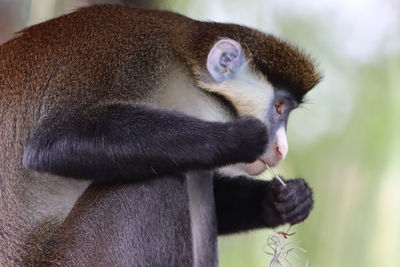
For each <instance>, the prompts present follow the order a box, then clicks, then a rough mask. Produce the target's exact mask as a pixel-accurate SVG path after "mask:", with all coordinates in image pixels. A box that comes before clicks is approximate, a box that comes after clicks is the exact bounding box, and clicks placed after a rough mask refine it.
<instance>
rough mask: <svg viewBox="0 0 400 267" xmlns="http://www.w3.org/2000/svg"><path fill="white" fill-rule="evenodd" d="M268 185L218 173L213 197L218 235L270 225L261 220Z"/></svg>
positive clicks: (260, 181) (254, 180) (250, 179)
mask: <svg viewBox="0 0 400 267" xmlns="http://www.w3.org/2000/svg"><path fill="white" fill-rule="evenodd" d="M268 183H269V182H267V181H262V180H256V179H252V178H249V177H245V176H238V177H228V176H223V175H222V174H218V173H216V174H215V176H214V197H215V206H216V212H217V222H218V233H219V234H230V233H235V232H240V231H245V230H250V229H254V228H261V227H266V226H267V225H266V224H265V222H264V220H263V217H262V214H263V210H262V201H263V198H264V194H265V192H266V191H267V190H266V187H267V184H268Z"/></svg>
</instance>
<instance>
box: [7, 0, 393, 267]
mask: <svg viewBox="0 0 400 267" xmlns="http://www.w3.org/2000/svg"><path fill="white" fill-rule="evenodd" d="M371 1H372V2H374V0H370V1H367V2H366V4H365V8H367V7H368V6H369V8H371V5H368V3H371ZM87 2H88V1H79V0H75V1H72V0H71V1H61V0H59V1H52V0H47V1H14V2H12V1H7V0H0V7H3V8H0V16H1V15H6V14H7V10H6V9H4V7H8V8H9V7H10V5H13V8H17V10H19V13H18V12H17V13H16V14H19V15H15V17H17V18H19V21H14V22H13V23H14V24H13V27H15V28H13V29H12V30H13V31H15V30H18V29H20V28H21V27H22V26H23V25H27V24H32V23H37V22H40V21H42V20H45V19H48V18H51V17H54V16H56V15H59V14H62V13H65V12H67V11H69V10H71V9H72V8H76V7H78V6H80V5H82V4H87ZM160 2H161V3H162V6H163V7H164V8H167V9H170V10H176V11H178V12H180V13H183V14H187V15H189V16H191V17H195V18H201V19H215V20H220V21H231V22H237V23H242V24H246V25H249V26H252V27H256V28H258V29H260V30H263V31H266V32H270V33H273V34H276V35H278V36H279V37H281V38H283V39H287V40H289V41H291V42H293V43H296V44H298V45H299V46H300V47H302V48H305V49H306V51H307V52H308V53H310V54H311V55H312V56H313V57H314V58H316V59H317V62H318V64H319V66H320V69H321V71H322V73H323V75H324V81H323V82H322V83H321V84H320V85H319V86H318V87H317V88H316V89H315V90H314V91H312V92H310V93H309V95H308V100H309V101H308V103H306V104H305V105H304V106H303V108H300V109H299V110H296V111H294V112H293V114H292V116H291V118H290V122H289V127H288V139H289V145H290V150H289V152H290V153H289V155H288V157H287V159H286V160H285V162H283V163H282V164H281V166H280V167H279V168H278V172H279V173H281V174H282V175H283V176H285V177H299V176H300V177H304V178H306V180H307V181H308V182H309V184H310V185H311V187H312V188H313V189H314V198H315V208H314V210H313V212H312V213H311V216H310V217H309V218H308V219H307V220H306V221H305V222H304V223H303V224H300V225H298V226H296V227H295V228H294V231H296V232H297V234H296V235H295V236H294V237H291V238H293V240H299V241H301V244H300V246H301V247H303V248H305V249H306V250H307V251H308V252H307V253H306V254H304V255H300V256H301V257H300V260H298V263H297V264H296V266H305V262H306V259H308V260H309V266H310V267H313V266H324V267H331V266H332V267H337V266H346V267H347V266H365V267H370V266H371V267H372V266H386V267H391V266H393V267H394V266H400V257H399V256H398V255H397V254H398V251H399V250H400V239H399V238H400V194H399V190H400V177H399V175H400V164H399V163H400V141H399V139H398V135H397V134H398V133H399V132H400V124H399V118H400V90H399V89H400V88H399V87H400V50H399V49H398V48H399V47H400V46H399V45H398V43H399V42H400V25H399V24H397V25H396V24H395V25H394V27H395V30H396V31H397V33H398V34H397V35H395V36H397V37H393V35H387V36H384V35H383V37H382V36H381V37H380V38H381V42H380V45H378V46H377V48H376V49H375V50H373V52H372V53H369V54H368V55H367V56H365V55H364V54H362V51H361V50H362V48H363V44H369V43H370V40H374V34H375V35H377V36H378V35H379V34H381V33H382V31H383V30H385V28H382V29H381V30H379V29H378V30H376V29H375V28H374V27H372V26H371V31H369V29H368V31H367V32H368V34H366V35H365V36H362V33H361V37H362V38H365V43H359V44H358V45H359V48H360V51H359V53H358V52H357V49H356V55H355V56H351V55H349V54H348V53H346V50H345V48H346V45H347V44H349V43H350V42H352V41H353V39H355V37H354V36H353V35H354V34H355V33H359V32H358V31H355V32H351V29H353V30H354V28H351V27H350V26H352V25H349V26H348V27H343V26H338V25H337V24H334V23H332V21H334V18H335V16H339V17H340V16H341V15H342V14H341V13H344V11H345V10H340V9H337V8H336V9H335V12H336V13H335V12H333V11H332V12H329V11H326V10H325V12H324V13H323V12H322V11H321V12H319V11H318V9H317V11H316V12H315V9H316V8H314V9H313V8H311V7H309V8H308V9H304V8H297V9H294V8H293V5H294V3H295V1H294V0H293V1H290V0H285V1H282V2H279V1H276V5H279V8H276V7H275V6H274V5H272V4H271V3H273V2H272V1H268V3H267V2H265V1H262V0H248V1H238V0H235V1H224V0H220V1H211V0H205V1H195V0H192V1H185V0H175V1H174V0H165V1H160ZM325 2H326V3H325V4H326V6H327V7H326V9H327V10H329V8H331V7H332V6H330V5H329V4H332V3H333V1H325ZM339 2H340V3H341V4H343V1H339ZM350 2H351V1H350ZM11 3H12V4H11ZM278 3H279V4H278ZM316 3H317V2H316ZM318 3H320V2H318ZM48 4H51V5H48ZM384 4H385V5H389V10H390V8H393V9H396V7H397V9H398V10H400V8H399V5H398V4H396V2H395V1H392V2H390V1H382V5H384ZM390 4H392V5H393V6H390ZM46 5H47V8H46ZM323 5H324V4H323V3H320V4H319V5H316V6H317V7H318V8H320V10H324V8H321V6H322V7H323ZM49 6H50V8H48V7H49ZM272 7H275V8H272ZM350 7H351V5H349V8H350ZM353 8H357V7H354V6H353ZM43 9H46V12H44V13H43V12H40V11H43ZM245 9H246V10H247V11H246V12H244V10H245ZM10 10H11V9H10ZM13 10H14V9H13ZM310 10H314V13H312V12H310ZM14 11H15V10H14ZM367 11H368V10H367V9H366V10H365V12H367ZM369 12H371V10H369ZM1 13H2V14H1ZM13 14H15V13H13ZM358 14H361V15H362V13H358ZM397 14H398V15H399V17H400V14H399V13H397ZM378 15H379V16H381V17H379V16H378ZM384 15H385V13H383V15H382V14H381V13H378V12H377V16H376V17H375V16H374V18H373V21H374V22H377V21H379V20H382V19H384V18H383V17H382V16H384ZM356 22H357V20H356V18H354V23H356ZM397 22H398V21H397ZM371 25H372V24H371ZM3 28H4V27H3ZM3 28H0V37H1V36H2V35H1V33H2V32H1V30H2V29H3ZM374 29H375V32H374ZM8 30H9V29H8ZM338 32H340V33H341V35H337V33H338ZM4 34H9V33H4V31H3V36H4ZM359 35H360V33H359ZM381 35H382V34H381ZM3 38H4V37H3ZM393 44H394V47H395V48H394V49H393ZM350 46H351V44H350ZM353 46H354V44H353ZM356 48H357V46H356ZM357 53H358V55H357ZM270 231H271V230H259V231H255V232H251V233H244V234H239V235H234V236H226V237H221V238H220V239H219V250H220V265H221V266H222V267H228V266H229V267H231V266H266V265H267V264H268V259H269V258H268V256H267V255H266V254H264V253H263V246H264V244H265V242H266V239H267V236H268V235H269V234H270V233H271V232H270Z"/></svg>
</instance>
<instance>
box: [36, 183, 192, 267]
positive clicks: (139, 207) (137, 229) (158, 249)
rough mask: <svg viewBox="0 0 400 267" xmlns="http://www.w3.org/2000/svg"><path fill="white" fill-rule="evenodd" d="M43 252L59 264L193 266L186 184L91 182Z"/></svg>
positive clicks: (76, 265)
mask: <svg viewBox="0 0 400 267" xmlns="http://www.w3.org/2000/svg"><path fill="white" fill-rule="evenodd" d="M47 249H48V250H49V253H48V254H50V256H48V257H47V258H45V259H43V262H44V263H49V262H50V263H56V264H55V265H61V266H73V267H78V266H107V267H108V266H121V267H122V266H137V267H140V266H155V267H157V266H160V267H161V266H193V255H192V236H191V226H190V214H189V200H188V196H187V193H186V180H185V179H184V178H183V177H179V176H176V177H172V176H166V177H163V179H153V180H150V181H147V182H144V183H133V184H114V185H99V184H92V185H91V186H90V187H89V188H88V189H87V191H86V192H85V193H84V194H83V195H82V196H81V197H80V198H79V199H78V201H77V203H76V204H75V206H74V208H73V209H72V211H71V212H70V214H69V215H68V217H67V218H66V220H65V221H64V223H63V224H62V226H61V227H60V229H59V231H58V232H57V233H56V234H55V235H54V236H53V238H52V241H51V242H49V243H48V247H47Z"/></svg>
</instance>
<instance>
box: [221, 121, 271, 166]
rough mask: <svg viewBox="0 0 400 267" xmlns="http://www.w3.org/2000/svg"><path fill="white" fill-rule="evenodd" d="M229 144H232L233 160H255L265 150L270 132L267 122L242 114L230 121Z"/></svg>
mask: <svg viewBox="0 0 400 267" xmlns="http://www.w3.org/2000/svg"><path fill="white" fill-rule="evenodd" d="M227 134H228V140H226V141H228V142H226V144H227V145H228V146H232V148H231V151H232V154H231V156H232V157H233V158H232V162H245V163H251V162H254V161H255V160H256V159H257V158H258V157H259V156H260V155H262V154H263V153H264V151H265V148H266V146H267V142H268V133H267V128H266V126H265V124H264V123H263V122H262V121H260V120H259V119H256V118H254V117H250V116H241V117H239V118H238V119H236V120H234V121H232V122H229V123H228V132H227Z"/></svg>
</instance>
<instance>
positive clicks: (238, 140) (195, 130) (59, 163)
mask: <svg viewBox="0 0 400 267" xmlns="http://www.w3.org/2000/svg"><path fill="white" fill-rule="evenodd" d="M266 143H267V133H266V128H265V126H264V124H263V123H262V122H261V121H259V120H257V119H254V118H250V117H242V118H239V119H237V120H235V121H232V122H228V123H219V122H208V121H203V120H199V119H196V118H193V117H189V116H186V115H184V114H181V113H178V112H173V111H168V110H161V109H154V108H150V107H147V106H144V105H128V104H126V105H124V104H114V105H108V106H101V107H94V108H93V107H92V108H79V109H76V110H75V111H73V112H68V113H67V111H60V112H59V113H56V114H53V115H52V116H49V117H47V118H46V119H44V120H43V121H42V122H41V124H40V125H39V126H38V127H37V129H36V130H35V132H34V133H33V135H32V136H31V139H30V141H29V142H28V144H27V147H26V149H25V151H24V157H23V164H24V166H26V167H28V168H30V169H32V170H35V171H39V172H47V173H52V174H56V175H61V176H66V177H74V178H84V179H92V180H95V181H102V182H109V181H116V180H119V181H135V180H138V179H143V178H148V177H154V176H157V175H165V174H173V173H176V172H183V171H186V170H189V169H211V168H216V167H218V166H222V165H226V164H231V163H235V162H252V161H254V160H255V159H256V158H257V157H258V156H259V155H260V154H261V153H262V152H263V150H264V147H265V145H266Z"/></svg>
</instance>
